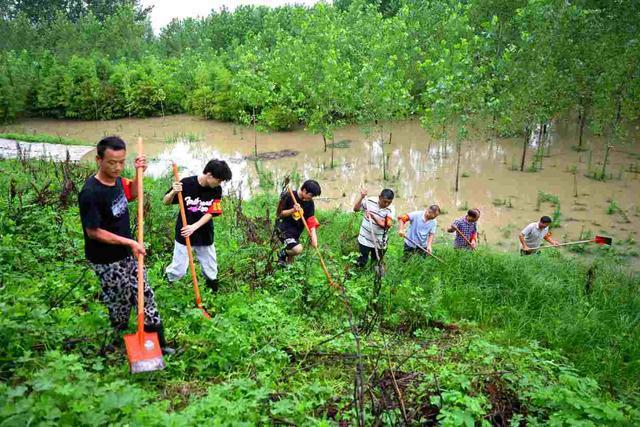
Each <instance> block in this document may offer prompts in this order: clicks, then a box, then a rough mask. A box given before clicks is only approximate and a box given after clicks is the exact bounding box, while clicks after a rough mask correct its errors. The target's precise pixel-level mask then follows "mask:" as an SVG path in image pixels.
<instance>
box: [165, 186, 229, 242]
mask: <svg viewBox="0 0 640 427" xmlns="http://www.w3.org/2000/svg"><path fill="white" fill-rule="evenodd" d="M180 182H182V197H183V199H184V209H185V213H186V216H187V223H188V224H189V225H191V224H194V223H196V222H198V221H199V220H200V218H202V217H203V216H204V215H205V214H207V213H210V214H211V215H212V216H218V215H220V214H221V213H222V208H221V206H220V201H221V200H222V187H220V186H217V187H213V188H211V187H203V186H202V185H200V183H199V182H198V177H197V176H189V177H186V178H182V179H181V180H180ZM169 191H171V189H169ZM169 191H167V193H168V192H169ZM165 194H166V193H165ZM172 203H173V204H174V205H175V204H177V203H178V196H177V195H175V196H174V197H173V201H172ZM182 226H183V224H182V217H181V216H180V212H178V218H177V219H176V233H175V234H176V236H175V239H176V242H178V243H180V244H182V245H186V244H187V242H186V241H185V239H184V237H182V235H181V234H180V230H181V229H182ZM189 240H190V242H191V245H192V246H209V245H212V244H213V221H208V222H207V223H206V224H204V225H203V226H202V227H200V228H198V229H197V230H196V231H194V233H193V234H192V235H191V236H189Z"/></svg>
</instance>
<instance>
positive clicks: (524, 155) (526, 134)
mask: <svg viewBox="0 0 640 427" xmlns="http://www.w3.org/2000/svg"><path fill="white" fill-rule="evenodd" d="M528 144H529V127H528V126H527V127H525V128H524V144H523V145H522V161H521V162H520V172H524V161H525V159H526V158H527V145H528Z"/></svg>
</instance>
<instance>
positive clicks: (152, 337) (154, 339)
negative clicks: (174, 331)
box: [124, 332, 164, 374]
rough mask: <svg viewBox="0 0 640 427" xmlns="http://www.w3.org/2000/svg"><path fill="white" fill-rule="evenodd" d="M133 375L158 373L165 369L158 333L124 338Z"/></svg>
mask: <svg viewBox="0 0 640 427" xmlns="http://www.w3.org/2000/svg"><path fill="white" fill-rule="evenodd" d="M124 345H125V347H126V349H127V356H128V357H129V364H130V366H131V373H132V374H137V373H140V372H150V371H158V370H160V369H164V361H163V360H162V349H161V348H160V343H159V342H158V334H157V333H156V332H143V333H142V337H141V336H140V335H139V333H135V334H129V335H125V336H124Z"/></svg>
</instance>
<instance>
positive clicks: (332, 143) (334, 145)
mask: <svg viewBox="0 0 640 427" xmlns="http://www.w3.org/2000/svg"><path fill="white" fill-rule="evenodd" d="M323 138H324V137H323ZM335 147H336V143H335V141H334V139H333V138H331V169H333V166H334V165H333V150H334V149H335Z"/></svg>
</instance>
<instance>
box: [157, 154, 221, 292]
mask: <svg viewBox="0 0 640 427" xmlns="http://www.w3.org/2000/svg"><path fill="white" fill-rule="evenodd" d="M231 176H232V174H231V169H230V168H229V165H228V164H227V162H225V161H223V160H217V159H214V160H211V161H210V162H209V163H207V165H206V166H205V167H204V170H203V171H202V173H201V174H200V175H194V176H189V177H186V178H182V179H181V180H180V181H176V182H174V183H173V185H172V186H171V188H170V189H169V191H167V192H166V194H165V195H164V198H163V199H162V201H163V203H164V204H165V205H170V204H177V203H178V197H176V195H177V194H178V193H179V192H180V191H182V196H183V198H184V204H185V211H186V212H185V214H186V218H187V224H188V225H185V226H183V225H182V218H181V217H180V214H178V218H177V219H176V228H175V242H174V247H173V260H172V261H171V264H170V265H169V266H168V267H167V269H166V270H165V274H166V275H167V279H168V280H169V282H175V281H177V280H179V279H181V278H182V277H183V276H184V275H185V273H186V272H187V267H188V266H189V255H188V254H187V246H186V241H185V238H186V237H189V239H190V241H191V246H192V247H193V250H194V252H195V253H196V256H197V257H198V261H200V265H201V266H202V274H203V275H204V277H205V279H206V283H207V286H208V287H209V289H211V291H213V292H216V291H217V290H218V262H217V257H216V247H215V245H214V233H213V221H212V219H213V217H215V216H219V215H222V205H221V200H222V187H220V184H222V183H223V182H224V181H229V180H230V179H231Z"/></svg>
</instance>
